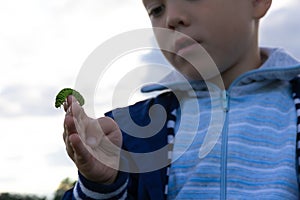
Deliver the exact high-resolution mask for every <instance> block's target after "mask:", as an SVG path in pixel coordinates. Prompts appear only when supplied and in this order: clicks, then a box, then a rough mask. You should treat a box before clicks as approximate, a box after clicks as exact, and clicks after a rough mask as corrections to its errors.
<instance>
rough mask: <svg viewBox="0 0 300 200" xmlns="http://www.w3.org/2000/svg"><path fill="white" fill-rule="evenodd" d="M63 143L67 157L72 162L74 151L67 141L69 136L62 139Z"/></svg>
mask: <svg viewBox="0 0 300 200" xmlns="http://www.w3.org/2000/svg"><path fill="white" fill-rule="evenodd" d="M64 142H65V145H66V151H67V153H68V155H69V157H70V158H71V159H72V160H74V150H73V147H72V145H71V142H70V140H69V136H67V137H65V139H64Z"/></svg>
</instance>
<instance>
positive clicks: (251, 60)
mask: <svg viewBox="0 0 300 200" xmlns="http://www.w3.org/2000/svg"><path fill="white" fill-rule="evenodd" d="M267 58H268V56H267V54H266V53H265V52H263V51H261V50H260V49H257V51H255V52H254V53H253V54H252V56H247V57H246V58H245V59H244V61H243V62H241V63H237V64H235V65H234V66H232V67H230V68H229V69H228V70H226V71H224V72H223V73H222V74H221V80H222V81H223V83H222V84H220V77H215V78H213V79H211V80H210V81H211V82H213V83H215V84H216V85H218V86H219V87H221V88H223V87H225V88H224V89H228V88H229V86H230V85H231V83H232V82H233V81H234V80H235V79H236V78H237V77H239V76H240V75H242V74H244V73H246V72H248V71H251V70H254V69H257V68H259V67H260V66H261V65H262V64H263V63H264V62H265V61H266V60H267ZM223 84H224V85H223Z"/></svg>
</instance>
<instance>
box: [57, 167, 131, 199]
mask: <svg viewBox="0 0 300 200" xmlns="http://www.w3.org/2000/svg"><path fill="white" fill-rule="evenodd" d="M127 187H128V173H126V172H119V174H118V177H117V179H116V181H115V182H114V183H113V184H111V185H103V184H98V183H95V182H92V181H89V180H87V179H86V178H85V177H83V176H82V175H81V174H80V173H79V178H78V181H77V183H76V184H75V186H74V188H72V189H70V190H68V191H67V192H66V193H65V194H64V196H63V198H62V199H63V200H73V199H76V200H79V199H84V200H85V199H91V200H92V199H98V200H108V199H127Z"/></svg>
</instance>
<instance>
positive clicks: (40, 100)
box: [0, 84, 58, 117]
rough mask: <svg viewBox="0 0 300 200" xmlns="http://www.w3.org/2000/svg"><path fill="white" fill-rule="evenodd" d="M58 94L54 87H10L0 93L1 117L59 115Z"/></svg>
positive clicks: (15, 85)
mask: <svg viewBox="0 0 300 200" xmlns="http://www.w3.org/2000/svg"><path fill="white" fill-rule="evenodd" d="M56 92H57V90H56V88H55V87H52V86H43V85H21V84H13V85H8V86H6V87H4V88H3V89H2V90H1V91H0V117H21V116H51V115H57V114H58V112H57V111H56V110H55V109H54V102H55V95H56Z"/></svg>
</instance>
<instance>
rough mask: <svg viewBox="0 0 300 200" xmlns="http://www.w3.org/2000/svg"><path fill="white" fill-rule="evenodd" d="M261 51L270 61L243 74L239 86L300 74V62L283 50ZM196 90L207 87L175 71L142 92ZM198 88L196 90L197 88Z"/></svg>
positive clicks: (145, 87) (285, 78)
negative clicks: (190, 88)
mask: <svg viewBox="0 0 300 200" xmlns="http://www.w3.org/2000/svg"><path fill="white" fill-rule="evenodd" d="M261 51H262V52H263V53H264V54H266V55H267V56H268V59H267V60H266V61H265V62H264V64H263V65H262V66H261V67H259V68H258V69H255V70H251V71H249V72H246V73H245V74H242V75H241V76H240V77H239V78H238V79H239V80H240V83H239V84H247V83H250V82H253V81H262V80H265V79H268V80H270V79H278V80H286V81H289V80H292V79H293V78H295V77H296V76H297V75H298V74H300V61H299V60H297V59H296V58H294V57H293V56H291V55H290V54H289V53H288V52H286V51H285V50H284V49H281V48H261ZM190 84H191V85H192V87H193V88H194V89H197V88H203V87H206V83H205V82H204V81H188V80H186V78H185V77H184V76H183V75H181V74H180V73H179V72H178V71H176V70H173V71H172V72H171V73H169V74H168V75H167V76H165V77H164V78H163V79H162V80H161V81H159V83H157V84H150V85H145V86H143V87H142V89H141V92H143V93H149V92H153V91H161V90H166V89H171V90H185V89H186V88H187V87H191V86H188V85H190ZM195 87H196V88H195Z"/></svg>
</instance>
